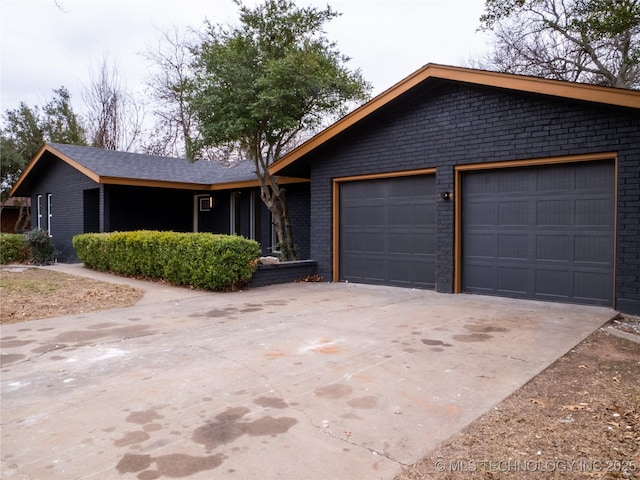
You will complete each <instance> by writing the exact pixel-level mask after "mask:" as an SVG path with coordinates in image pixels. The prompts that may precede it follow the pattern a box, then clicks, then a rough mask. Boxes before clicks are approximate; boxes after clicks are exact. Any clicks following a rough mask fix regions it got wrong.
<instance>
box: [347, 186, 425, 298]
mask: <svg viewBox="0 0 640 480" xmlns="http://www.w3.org/2000/svg"><path fill="white" fill-rule="evenodd" d="M435 212H436V197H435V176H434V175H420V176H411V177H399V178H385V179H377V180H366V181H364V180H363V181H354V182H344V183H342V184H340V242H339V245H340V248H339V250H340V262H339V265H340V280H343V281H349V282H355V283H372V284H379V285H396V286H406V287H409V286H411V287H418V288H434V286H435V223H436V222H435V218H436V215H435Z"/></svg>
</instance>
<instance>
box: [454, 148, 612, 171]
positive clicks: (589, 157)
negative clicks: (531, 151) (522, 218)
mask: <svg viewBox="0 0 640 480" xmlns="http://www.w3.org/2000/svg"><path fill="white" fill-rule="evenodd" d="M617 156H618V154H617V153H615V152H604V153H590V154H584V155H567V156H564V157H541V158H531V159H528V160H511V161H509V160H507V161H502V162H490V163H473V164H470V165H457V166H455V167H454V169H455V170H456V171H461V172H464V171H468V170H488V169H491V168H511V167H528V166H531V165H552V164H554V163H572V162H589V161H593V160H611V159H614V158H617Z"/></svg>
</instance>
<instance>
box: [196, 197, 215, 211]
mask: <svg viewBox="0 0 640 480" xmlns="http://www.w3.org/2000/svg"><path fill="white" fill-rule="evenodd" d="M198 199H199V200H200V211H201V212H208V211H210V210H211V207H212V206H213V198H211V197H210V196H209V195H206V196H200V197H198Z"/></svg>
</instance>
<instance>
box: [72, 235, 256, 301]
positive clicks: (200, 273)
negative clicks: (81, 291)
mask: <svg viewBox="0 0 640 480" xmlns="http://www.w3.org/2000/svg"><path fill="white" fill-rule="evenodd" d="M73 247H74V248H75V250H76V253H77V254H78V258H79V259H80V260H81V261H82V262H83V263H84V264H85V265H86V266H87V267H89V268H94V269H96V270H102V271H111V272H113V273H118V274H121V275H128V276H140V277H148V278H152V279H163V280H167V281H168V282H170V283H173V284H175V285H188V286H191V287H194V288H202V289H206V290H233V289H237V288H240V287H242V286H243V285H245V284H246V283H248V281H249V280H250V279H251V276H252V275H253V271H254V265H255V260H256V259H257V258H258V257H259V256H260V247H259V245H258V243H257V242H255V241H254V240H247V239H246V238H243V237H238V236H235V235H214V234H211V233H176V232H156V231H146V230H142V231H136V232H113V233H85V234H82V235H76V236H75V237H74V238H73Z"/></svg>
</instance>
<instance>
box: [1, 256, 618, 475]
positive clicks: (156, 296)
mask: <svg viewBox="0 0 640 480" xmlns="http://www.w3.org/2000/svg"><path fill="white" fill-rule="evenodd" d="M53 268H58V269H61V270H62V271H67V272H69V273H76V274H82V275H89V276H94V278H100V279H103V280H104V279H107V280H113V281H118V282H127V281H131V282H133V283H135V284H136V286H141V285H142V286H143V288H145V289H147V291H148V293H147V294H146V295H145V297H144V298H143V299H142V301H141V302H140V303H138V304H137V305H136V306H134V307H130V308H124V309H114V310H108V311H104V312H97V313H87V314H82V315H73V316H67V317H60V318H53V319H46V320H36V321H32V322H26V323H22V324H13V325H6V326H3V327H2V331H1V338H0V341H1V345H2V360H3V362H2V379H1V380H2V391H1V394H2V405H1V413H2V415H1V419H0V423H1V426H2V438H1V447H2V458H1V462H2V463H1V466H0V477H1V478H3V479H5V478H6V479H24V478H39V479H44V478H46V479H52V480H55V479H64V480H68V479H113V478H118V479H123V480H126V479H136V478H137V479H139V480H144V479H152V478H153V479H155V478H189V479H194V480H199V479H210V478H225V479H234V478H237V479H252V478H255V479H271V478H279V479H300V478H305V479H311V480H313V479H329V478H331V479H350V480H351V479H391V478H393V476H394V475H395V474H396V473H397V472H398V471H399V470H400V468H401V466H402V465H405V464H410V463H413V462H415V461H416V460H418V459H419V458H420V457H421V456H422V455H423V454H425V453H426V452H427V451H428V450H429V449H432V448H435V447H436V446H437V445H438V444H439V443H440V442H442V441H444V440H445V439H446V438H448V437H449V436H450V435H452V434H453V433H455V432H456V431H457V430H459V429H460V428H462V427H463V426H465V425H467V424H468V423H469V422H471V421H472V420H473V419H475V418H476V417H477V416H479V415H481V414H482V413H483V412H485V411H487V410H488V409H490V408H492V407H493V406H494V405H495V404H496V403H498V402H499V401H501V400H502V399H503V398H505V397H506V396H508V395H509V394H510V393H512V392H513V391H514V390H515V389H517V388H518V387H519V386H521V385H522V384H524V383H525V382H527V381H528V380H529V379H530V378H531V377H532V376H534V375H536V374H537V373H539V372H540V371H541V370H543V369H544V368H546V367H547V366H548V365H550V364H551V363H552V362H553V361H554V360H556V359H557V358H558V357H559V356H561V355H563V354H564V353H566V352H567V351H568V350H570V349H571V348H572V347H573V346H575V345H576V344H577V343H579V342H580V341H581V340H582V339H584V338H585V337H586V336H587V335H589V334H590V333H591V332H593V331H594V330H595V329H597V328H598V327H600V326H601V325H602V324H604V323H605V322H607V321H608V320H609V319H611V318H612V317H613V316H614V315H615V312H613V311H612V310H609V309H605V308H593V307H583V306H576V305H561V304H550V303H539V302H529V301H516V300H509V299H501V298H493V297H481V296H469V295H442V294H437V293H434V292H430V291H419V290H409V289H397V288H387V287H373V286H364V285H350V284H328V283H322V284H288V285H279V286H272V287H264V288H259V289H255V290H250V291H245V292H236V293H227V294H220V293H206V292H194V291H190V290H187V289H177V288H173V287H167V286H165V285H157V284H149V283H146V282H139V281H133V280H129V279H123V278H121V277H112V276H109V275H106V274H98V273H96V272H91V271H88V270H85V269H80V268H79V267H77V266H76V267H73V266H57V267H53Z"/></svg>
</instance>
